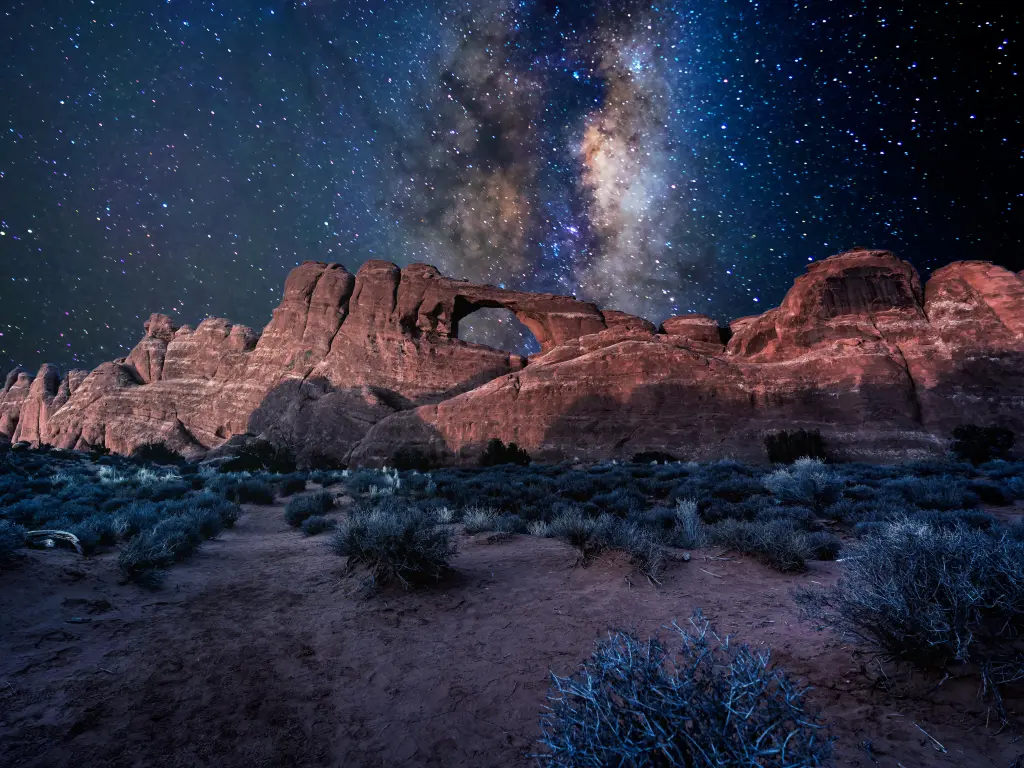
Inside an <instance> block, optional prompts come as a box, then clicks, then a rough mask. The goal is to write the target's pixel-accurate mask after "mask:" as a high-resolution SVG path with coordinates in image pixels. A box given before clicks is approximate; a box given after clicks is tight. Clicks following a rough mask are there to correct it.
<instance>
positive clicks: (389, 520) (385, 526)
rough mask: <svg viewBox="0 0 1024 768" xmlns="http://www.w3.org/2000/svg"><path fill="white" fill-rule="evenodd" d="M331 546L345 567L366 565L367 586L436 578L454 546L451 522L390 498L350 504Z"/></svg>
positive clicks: (442, 572)
mask: <svg viewBox="0 0 1024 768" xmlns="http://www.w3.org/2000/svg"><path fill="white" fill-rule="evenodd" d="M330 547H331V550H332V551H333V552H334V553H335V554H337V555H340V556H342V557H347V558H348V563H347V566H346V570H347V572H349V573H354V572H355V571H356V570H358V569H360V568H361V569H363V570H365V572H366V574H367V576H368V582H369V584H370V585H371V586H379V585H384V584H387V583H389V582H398V583H399V584H401V585H402V586H404V587H408V586H412V585H416V584H428V583H432V582H437V581H440V580H441V578H443V577H444V575H445V574H446V573H447V571H448V569H449V567H450V562H451V558H452V557H453V556H454V555H455V551H456V546H455V536H454V533H453V532H452V530H451V529H450V528H449V527H447V526H445V525H442V524H441V523H439V522H438V521H437V519H436V518H435V517H434V516H433V515H430V514H428V513H427V512H425V511H423V510H421V509H419V508H417V507H413V506H410V505H408V504H406V503H403V502H401V501H399V500H396V499H393V498H383V499H381V500H379V501H377V502H376V503H372V504H365V505H360V506H358V507H355V508H354V509H352V510H351V511H350V512H349V514H348V516H347V517H346V518H345V520H343V521H342V522H341V523H340V524H339V525H338V526H337V530H336V532H335V534H334V535H333V537H332V538H331V542H330Z"/></svg>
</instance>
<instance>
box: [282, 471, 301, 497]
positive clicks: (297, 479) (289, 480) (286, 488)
mask: <svg viewBox="0 0 1024 768" xmlns="http://www.w3.org/2000/svg"><path fill="white" fill-rule="evenodd" d="M304 490H306V476H305V475H302V474H299V473H297V472H293V473H292V474H290V475H284V476H283V477H282V478H281V479H280V480H279V481H278V483H277V492H278V494H279V495H281V496H291V495H292V494H295V493H302V492H303V491H304Z"/></svg>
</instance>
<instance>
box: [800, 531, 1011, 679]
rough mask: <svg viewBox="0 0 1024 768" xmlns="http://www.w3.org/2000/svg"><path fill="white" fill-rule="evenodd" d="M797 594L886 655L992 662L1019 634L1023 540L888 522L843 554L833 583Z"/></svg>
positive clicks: (927, 663)
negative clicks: (839, 571)
mask: <svg viewBox="0 0 1024 768" xmlns="http://www.w3.org/2000/svg"><path fill="white" fill-rule="evenodd" d="M799 596H800V599H801V601H802V602H803V603H804V604H805V606H806V607H807V608H808V610H809V611H810V613H811V614H812V615H813V616H815V617H817V618H819V619H822V620H824V621H825V622H826V623H827V624H829V625H831V626H833V627H835V628H836V629H838V630H839V631H840V632H842V633H844V634H846V635H848V636H851V637H854V638H857V639H859V640H860V641H862V642H863V643H865V644H866V645H867V646H869V647H871V648H873V649H874V650H876V651H877V652H880V653H882V654H884V655H886V656H888V657H890V658H894V659H901V660H905V661H909V662H912V663H914V664H916V665H918V666H922V667H932V668H938V669H943V668H945V667H946V665H948V664H950V663H969V662H973V663H976V664H979V665H985V664H1001V663H1003V662H1006V661H1009V660H1011V659H1012V658H1014V655H1015V648H1014V644H1015V643H1016V642H1017V641H1018V639H1019V638H1020V636H1021V633H1022V631H1024V542H1022V541H1020V540H1019V539H1016V538H1014V536H1013V535H1012V534H1011V533H1010V532H1008V531H1001V532H986V531H981V530H977V529H973V528H970V527H968V526H965V525H956V526H954V527H935V526H932V525H928V524H927V523H925V522H922V521H919V520H911V519H906V518H905V519H900V520H895V521H892V522H887V523H884V524H882V525H880V526H879V527H878V528H877V529H875V530H874V531H872V533H871V534H870V535H869V536H867V537H866V538H864V539H863V540H861V541H859V542H857V543H855V544H854V545H853V546H852V547H851V548H850V549H849V550H848V551H847V552H846V554H845V557H844V558H843V564H842V571H841V576H840V578H839V580H838V581H837V582H836V583H835V585H833V586H832V587H829V588H825V589H817V590H804V591H802V592H801V593H800V595H799ZM1008 656H1009V658H1008ZM1018 662H1024V659H1020V658H1019V657H1018ZM1020 670H1021V671H1024V663H1021V665H1020Z"/></svg>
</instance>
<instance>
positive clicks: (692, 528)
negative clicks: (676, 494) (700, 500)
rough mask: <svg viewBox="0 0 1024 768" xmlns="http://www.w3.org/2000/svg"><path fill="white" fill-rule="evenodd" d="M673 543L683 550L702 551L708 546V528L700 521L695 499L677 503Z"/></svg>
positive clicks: (682, 500)
mask: <svg viewBox="0 0 1024 768" xmlns="http://www.w3.org/2000/svg"><path fill="white" fill-rule="evenodd" d="M672 543H673V544H674V545H675V546H677V547H680V548H682V549H700V548H702V547H706V546H707V544H708V532H707V526H705V525H704V523H703V521H702V520H701V519H700V513H699V512H698V511H697V502H696V501H694V500H693V499H680V500H679V501H678V502H676V509H675V528H674V529H673V536H672Z"/></svg>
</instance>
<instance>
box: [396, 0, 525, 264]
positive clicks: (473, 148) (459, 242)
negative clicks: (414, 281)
mask: <svg viewBox="0 0 1024 768" xmlns="http://www.w3.org/2000/svg"><path fill="white" fill-rule="evenodd" d="M517 12H518V4H517V3H507V4H490V5H481V6H478V7H474V10H473V13H472V15H468V14H466V15H462V16H460V17H459V23H458V24H457V25H456V27H455V29H454V34H453V37H454V39H455V42H454V44H453V45H451V46H450V52H449V54H448V55H447V56H446V57H443V58H442V60H441V61H440V62H439V71H438V79H437V83H436V84H435V90H434V93H433V94H432V98H431V99H430V101H429V106H428V109H427V114H426V115H425V117H424V121H423V135H422V137H421V138H420V139H419V140H417V139H416V138H415V137H411V139H410V141H409V142H408V143H407V148H405V149H403V152H402V169H403V172H404V178H403V181H405V179H406V178H407V179H408V183H407V184H406V187H405V190H406V194H404V195H402V196H401V208H402V210H403V212H404V213H405V215H406V220H407V221H409V222H410V223H411V225H412V228H413V230H414V231H415V232H416V234H417V235H418V236H419V237H420V238H422V239H423V241H424V244H425V246H426V248H427V249H428V252H429V253H430V254H431V256H432V258H433V260H434V261H435V262H436V263H437V265H438V266H439V267H441V268H442V269H443V270H445V271H447V272H449V273H451V274H454V275H457V276H459V277H463V278H466V279H469V280H472V281H474V282H489V283H495V284H504V283H510V284H520V283H522V282H523V280H524V279H525V276H526V274H527V273H528V271H529V265H530V258H531V257H530V253H529V247H528V238H529V235H530V233H531V227H532V219H533V216H534V211H535V201H536V187H537V162H538V160H537V157H538V151H537V141H538V137H537V129H536V123H535V122H534V118H535V117H536V115H537V114H538V112H539V111H540V110H542V109H543V107H542V103H543V102H542V99H543V93H542V88H541V85H540V83H539V82H538V81H537V80H536V78H534V77H533V76H531V75H530V74H529V73H528V72H527V71H524V70H522V69H520V68H518V67H516V66H515V64H514V63H512V62H511V61H510V59H511V58H512V57H513V56H514V55H515V46H514V34H515V33H514V29H515V27H516V18H515V16H516V13H517Z"/></svg>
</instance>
